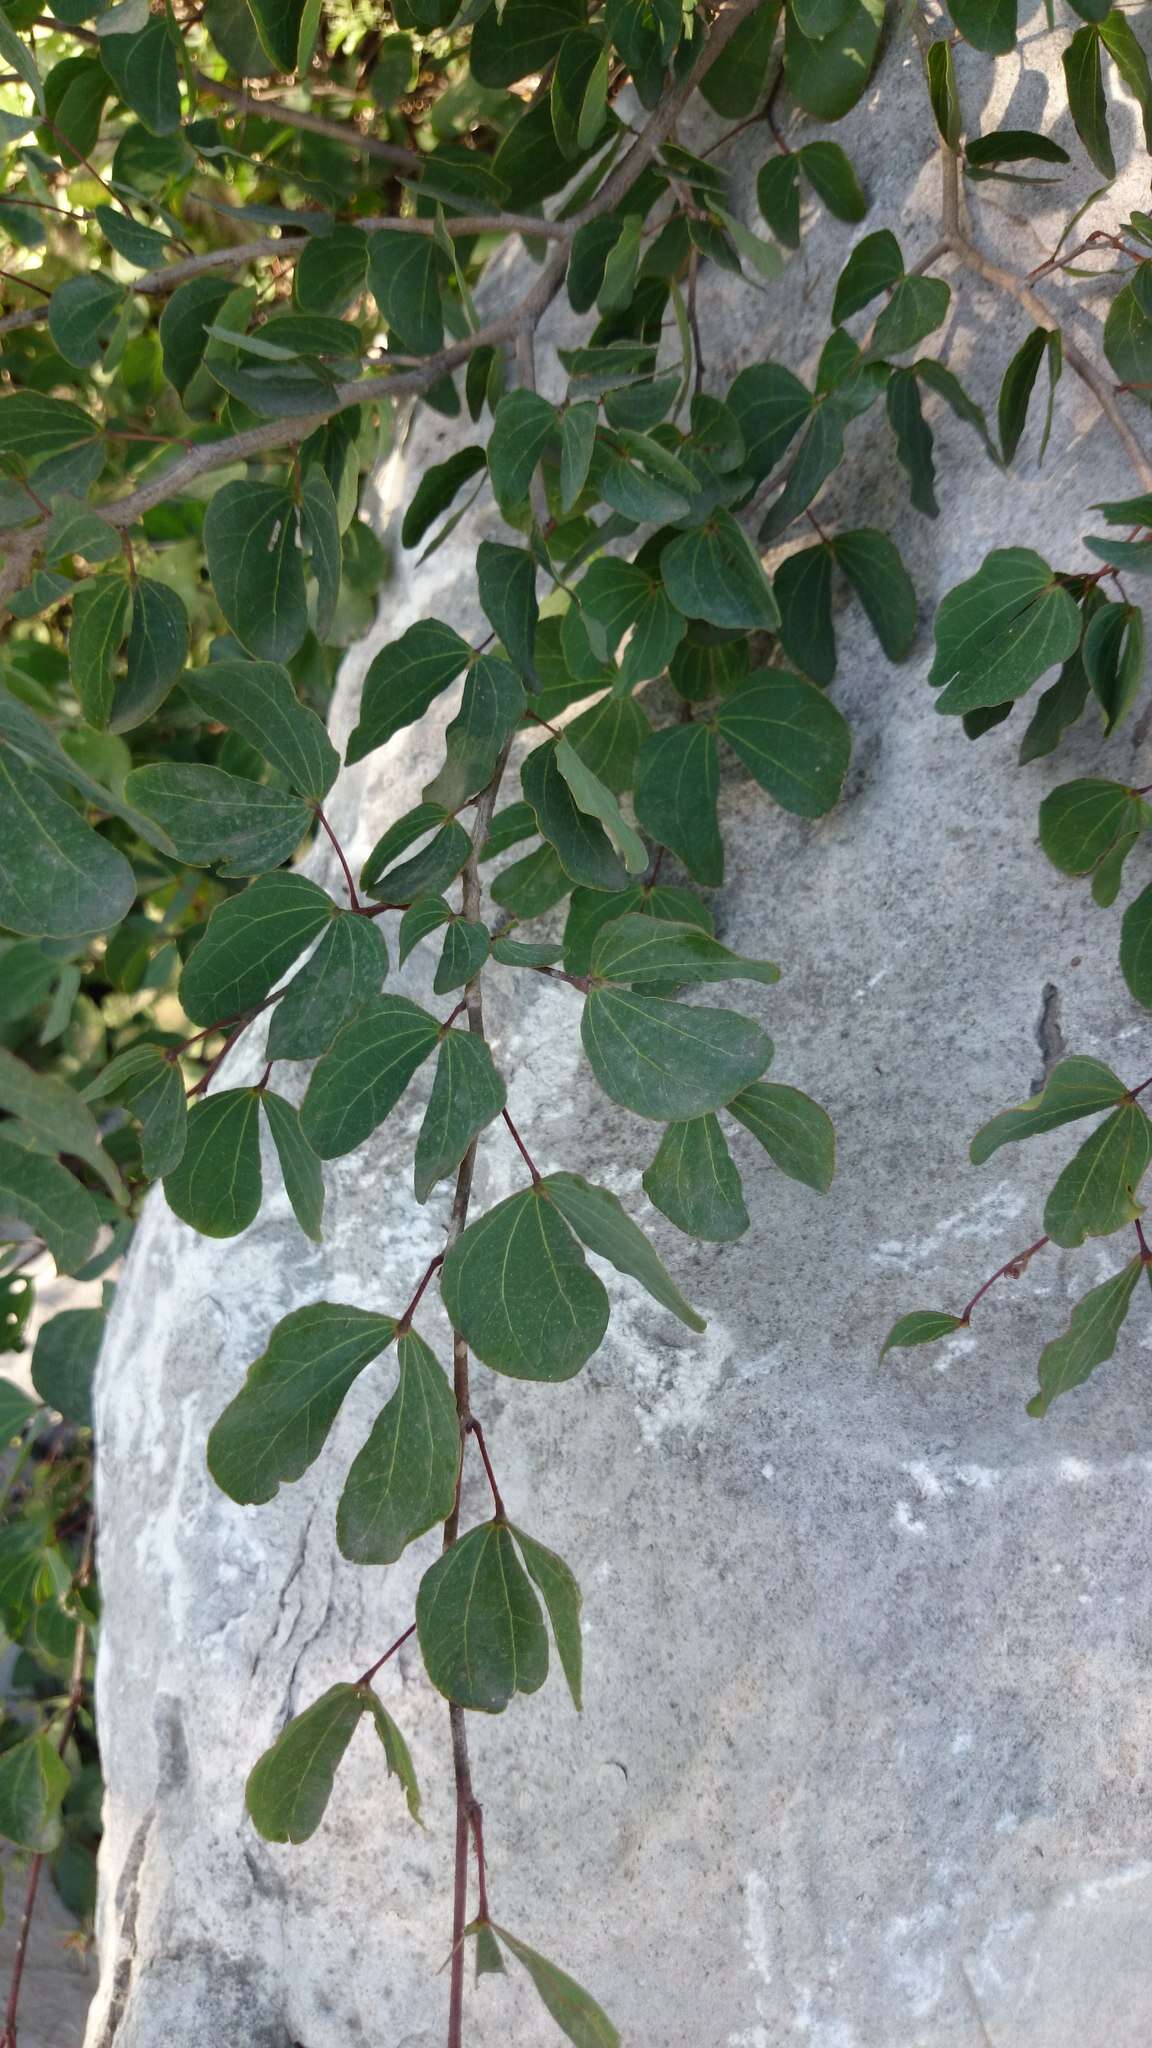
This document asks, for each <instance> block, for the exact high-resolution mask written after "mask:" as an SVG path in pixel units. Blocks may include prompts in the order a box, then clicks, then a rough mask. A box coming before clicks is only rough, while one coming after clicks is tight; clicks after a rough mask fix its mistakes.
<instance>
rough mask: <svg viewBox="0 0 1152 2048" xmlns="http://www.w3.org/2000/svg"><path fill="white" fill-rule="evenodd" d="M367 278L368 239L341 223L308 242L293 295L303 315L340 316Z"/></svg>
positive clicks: (302, 254) (354, 301)
mask: <svg viewBox="0 0 1152 2048" xmlns="http://www.w3.org/2000/svg"><path fill="white" fill-rule="evenodd" d="M367 277H368V238H367V236H366V235H365V234H364V232H363V230H362V229H361V228H357V227H353V226H351V225H348V224H346V223H345V222H343V221H338V222H337V223H336V226H335V227H334V228H333V230H332V233H331V234H330V235H311V236H309V238H308V240H307V241H306V242H305V244H304V247H303V248H302V249H301V251H300V254H299V256H298V257H297V259H296V269H295V273H294V275H293V279H292V290H293V295H294V297H295V301H296V304H297V305H298V306H299V308H300V310H301V312H303V313H335V314H337V315H339V314H341V313H346V312H347V311H348V309H349V307H350V306H354V305H355V303H356V301H357V299H358V298H360V297H361V295H362V294H363V291H364V287H365V284H366V282H367ZM405 545H406V546H407V545H408V543H407V542H405Z"/></svg>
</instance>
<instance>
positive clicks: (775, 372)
mask: <svg viewBox="0 0 1152 2048" xmlns="http://www.w3.org/2000/svg"><path fill="white" fill-rule="evenodd" d="M725 403H726V405H727V407H728V410H729V411H730V412H731V413H732V414H733V416H734V418H735V420H736V423H737V425H738V427H739V429H740V433H741V435H742V436H743V440H744V464H743V467H744V469H745V471H746V473H747V474H748V476H749V477H750V478H751V479H752V480H753V482H755V483H762V482H763V480H764V478H765V477H767V476H769V475H770V474H771V472H772V471H773V470H774V469H775V467H776V464H777V463H778V462H779V460H780V457H781V456H782V455H783V454H784V453H785V452H786V450H787V449H788V447H789V445H790V444H791V442H792V441H793V440H794V439H795V437H796V435H797V434H798V433H799V431H800V429H801V427H802V426H803V425H804V422H805V421H806V420H807V419H808V418H809V417H810V415H811V412H812V405H813V399H812V393H811V392H810V391H809V390H808V387H807V385H805V384H802V383H801V382H800V379H799V378H798V377H797V376H795V375H794V374H793V372H792V371H791V370H788V369H786V368H785V367H784V365H783V363H757V364H754V365H753V366H752V368H750V369H747V370H741V372H740V374H739V376H738V377H737V378H736V380H735V382H734V383H733V384H732V385H731V387H730V389H729V392H728V396H727V399H726V401H725Z"/></svg>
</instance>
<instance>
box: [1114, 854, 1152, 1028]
mask: <svg viewBox="0 0 1152 2048" xmlns="http://www.w3.org/2000/svg"><path fill="white" fill-rule="evenodd" d="M1120 971H1121V973H1122V974H1123V976H1124V979H1125V981H1126V982H1127V984H1128V987H1129V989H1130V990H1131V992H1132V994H1133V995H1134V996H1135V998H1136V1001H1137V1002H1138V1003H1142V1004H1143V1005H1144V1008H1145V1009H1146V1010H1149V1009H1152V884H1149V886H1148V888H1147V889H1142V890H1141V891H1140V894H1139V896H1137V897H1136V898H1135V900H1134V901H1133V902H1131V903H1130V904H1129V905H1128V908H1127V910H1126V911H1125V912H1124V917H1123V921H1122V923H1121V927H1120Z"/></svg>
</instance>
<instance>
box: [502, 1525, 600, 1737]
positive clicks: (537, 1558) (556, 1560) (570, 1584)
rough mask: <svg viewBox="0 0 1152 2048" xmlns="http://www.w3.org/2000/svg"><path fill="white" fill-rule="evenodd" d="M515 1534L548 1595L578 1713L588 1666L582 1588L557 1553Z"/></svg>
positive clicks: (521, 1533) (515, 1531)
mask: <svg viewBox="0 0 1152 2048" xmlns="http://www.w3.org/2000/svg"><path fill="white" fill-rule="evenodd" d="M512 1534H513V1536H514V1537H515V1539H516V1542H517V1544H518V1545H519V1548H520V1555H521V1557H522V1558H523V1559H524V1562H525V1564H526V1565H527V1567H528V1573H529V1576H530V1577H531V1578H532V1579H533V1580H534V1581H535V1583H536V1585H537V1586H538V1587H539V1588H540V1591H541V1593H542V1594H543V1595H544V1605H545V1607H546V1608H547V1609H548V1619H549V1621H550V1622H551V1623H552V1633H553V1635H554V1636H555V1638H556V1649H557V1651H558V1653H559V1657H560V1664H561V1668H562V1670H563V1672H564V1676H565V1678H566V1679H567V1681H568V1690H569V1692H570V1693H571V1695H572V1704H573V1706H574V1707H575V1708H576V1711H577V1713H579V1712H580V1708H581V1704H582V1702H581V1696H580V1695H581V1680H582V1674H583V1663H584V1645H583V1642H582V1640H581V1635H580V1608H581V1605H582V1601H581V1595H580V1588H579V1586H578V1585H577V1583H576V1580H575V1578H574V1576H573V1574H572V1572H571V1571H570V1570H569V1568H568V1566H567V1565H566V1564H565V1562H564V1559H563V1558H562V1557H558V1556H557V1555H556V1552H555V1551H554V1550H548V1549H547V1548H546V1547H545V1545H544V1544H543V1543H537V1542H535V1541H534V1540H533V1538H532V1537H531V1536H526V1535H525V1533H524V1531H523V1529H517V1528H516V1527H515V1526H513V1527H512Z"/></svg>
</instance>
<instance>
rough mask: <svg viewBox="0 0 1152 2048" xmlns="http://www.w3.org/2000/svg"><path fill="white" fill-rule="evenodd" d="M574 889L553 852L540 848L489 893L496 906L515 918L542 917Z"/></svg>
mask: <svg viewBox="0 0 1152 2048" xmlns="http://www.w3.org/2000/svg"><path fill="white" fill-rule="evenodd" d="M571 887H572V883H571V880H570V878H569V877H568V876H567V875H566V874H565V872H564V869H563V868H562V867H561V865H560V862H559V860H558V859H557V857H556V854H555V853H554V852H553V850H552V848H551V847H550V846H539V847H537V848H536V851H535V852H534V853H529V854H525V856H524V858H523V860H516V861H513V862H512V865H511V867H507V868H505V869H504V872H503V873H502V874H500V875H497V877H496V880H495V881H494V882H493V884H492V888H491V891H490V893H491V897H492V901H493V903H495V904H497V905H498V907H499V908H500V909H501V910H510V911H511V912H512V915H513V916H514V917H542V916H543V914H544V912H545V911H546V910H551V908H552V906H553V904H554V903H559V901H560V899H561V897H562V896H567V894H568V892H569V890H570V889H571Z"/></svg>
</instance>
